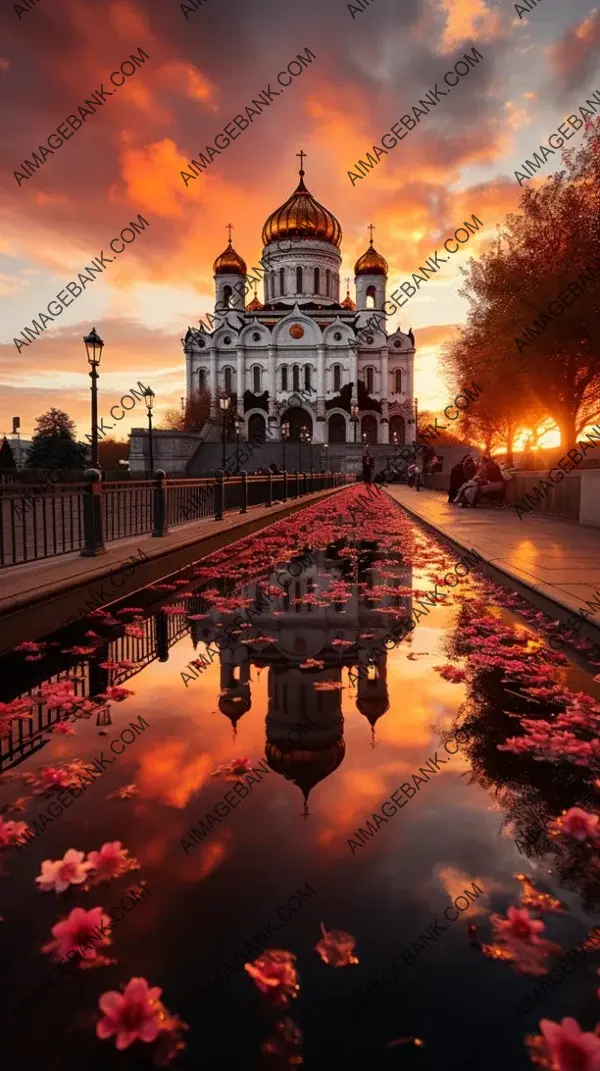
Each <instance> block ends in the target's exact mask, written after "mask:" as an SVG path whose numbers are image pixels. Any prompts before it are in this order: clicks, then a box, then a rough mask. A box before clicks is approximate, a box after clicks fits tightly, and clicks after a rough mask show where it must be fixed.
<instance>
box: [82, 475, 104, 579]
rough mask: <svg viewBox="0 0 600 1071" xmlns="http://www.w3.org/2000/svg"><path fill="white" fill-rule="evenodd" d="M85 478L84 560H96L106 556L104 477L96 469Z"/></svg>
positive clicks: (84, 476)
mask: <svg viewBox="0 0 600 1071" xmlns="http://www.w3.org/2000/svg"><path fill="white" fill-rule="evenodd" d="M83 478H84V480H85V482H86V484H87V487H86V489H85V491H84V492H83V538H84V547H83V550H81V551H80V555H81V557H82V558H95V557H96V556H97V555H98V554H106V553H107V551H106V547H105V546H104V533H103V531H102V476H101V474H100V473H99V472H98V471H97V470H96V469H86V470H85V472H84V474H83Z"/></svg>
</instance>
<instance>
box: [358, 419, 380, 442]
mask: <svg viewBox="0 0 600 1071" xmlns="http://www.w3.org/2000/svg"><path fill="white" fill-rule="evenodd" d="M360 432H361V437H362V441H363V442H364V443H370V444H371V445H374V444H375V443H376V442H377V421H376V419H375V417H374V416H371V415H370V414H367V416H364V417H363V418H362V421H361V424H360Z"/></svg>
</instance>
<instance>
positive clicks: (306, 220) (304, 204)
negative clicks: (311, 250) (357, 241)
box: [262, 154, 342, 249]
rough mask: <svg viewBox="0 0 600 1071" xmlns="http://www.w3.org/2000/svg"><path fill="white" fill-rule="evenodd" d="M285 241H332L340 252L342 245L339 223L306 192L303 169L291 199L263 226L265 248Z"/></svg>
mask: <svg viewBox="0 0 600 1071" xmlns="http://www.w3.org/2000/svg"><path fill="white" fill-rule="evenodd" d="M303 155H304V154H303ZM283 238H318V239H319V241H321V242H331V244H332V245H335V246H337V247H338V249H339V247H340V246H341V244H342V228H341V226H340V224H339V223H338V221H337V219H336V218H335V216H334V215H333V212H330V211H329V209H327V208H324V207H323V205H320V204H319V202H318V201H316V200H315V198H314V197H313V195H312V193H310V192H309V191H308V190H307V188H306V186H305V185H304V171H303V170H302V168H300V182H299V183H298V186H297V188H296V189H295V190H294V192H293V194H292V196H291V197H288V199H287V201H286V202H285V204H284V205H281V208H277V209H275V211H274V212H272V213H271V215H270V216H269V218H268V220H267V221H266V223H265V225H264V227H263V231H262V240H263V245H269V243H270V242H278V241H281V240H282V239H283Z"/></svg>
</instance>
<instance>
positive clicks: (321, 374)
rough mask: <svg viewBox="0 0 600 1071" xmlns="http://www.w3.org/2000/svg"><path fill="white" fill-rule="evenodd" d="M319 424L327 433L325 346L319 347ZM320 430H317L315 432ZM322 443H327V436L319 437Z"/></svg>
mask: <svg viewBox="0 0 600 1071" xmlns="http://www.w3.org/2000/svg"><path fill="white" fill-rule="evenodd" d="M317 423H318V424H321V425H323V432H324V431H325V427H326V421H325V346H324V345H320V346H317ZM318 430H319V429H317V428H315V431H318ZM319 441H320V442H326V441H327V436H326V435H324V434H323V436H322V437H321V436H319Z"/></svg>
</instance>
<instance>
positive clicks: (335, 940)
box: [315, 923, 358, 967]
mask: <svg viewBox="0 0 600 1071" xmlns="http://www.w3.org/2000/svg"><path fill="white" fill-rule="evenodd" d="M321 933H322V934H323V937H322V939H321V940H320V941H319V942H318V943H317V944H316V945H315V952H318V953H319V955H320V957H321V959H322V960H323V963H328V964H329V966H330V967H349V966H350V965H351V964H353V963H358V959H357V957H356V956H353V955H352V953H353V952H354V949H355V948H356V941H355V939H354V937H353V936H352V934H351V933H344V931H343V930H326V929H325V927H324V925H323V923H321Z"/></svg>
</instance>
